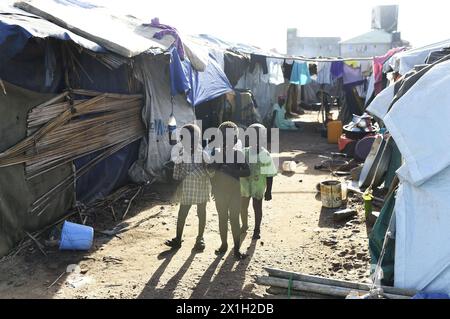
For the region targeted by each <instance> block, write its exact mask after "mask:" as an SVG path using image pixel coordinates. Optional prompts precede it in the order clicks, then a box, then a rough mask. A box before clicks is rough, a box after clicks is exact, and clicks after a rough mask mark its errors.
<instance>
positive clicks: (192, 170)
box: [165, 124, 211, 251]
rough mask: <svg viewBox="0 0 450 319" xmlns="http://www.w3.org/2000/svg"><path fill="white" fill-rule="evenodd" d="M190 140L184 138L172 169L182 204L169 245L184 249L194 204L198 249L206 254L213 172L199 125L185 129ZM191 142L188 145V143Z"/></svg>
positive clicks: (196, 247)
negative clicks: (196, 218)
mask: <svg viewBox="0 0 450 319" xmlns="http://www.w3.org/2000/svg"><path fill="white" fill-rule="evenodd" d="M183 128H184V129H185V130H184V132H186V133H187V134H185V135H188V136H190V138H185V136H183V140H182V143H181V144H182V148H181V152H180V154H179V157H178V159H177V160H175V166H174V170H173V178H174V179H175V180H176V181H179V182H180V184H179V186H178V189H177V199H178V201H179V202H180V209H179V211H178V219H177V233H176V237H175V238H174V239H172V240H168V241H166V243H165V244H166V245H167V246H169V247H171V248H173V249H178V248H180V247H181V243H182V236H183V230H184V225H185V223H186V218H187V215H188V213H189V210H190V209H191V206H192V205H197V216H198V236H197V240H196V243H195V249H196V250H199V251H203V250H204V249H205V242H204V240H203V233H204V231H205V225H206V203H207V202H208V201H209V198H210V193H211V182H210V177H211V175H210V173H209V171H208V169H207V167H206V163H205V162H204V156H205V155H204V152H203V150H202V146H201V130H200V128H199V127H198V126H197V125H194V124H187V125H185V126H184V127H183ZM182 131H183V130H182ZM187 141H190V144H189V143H186V142H187Z"/></svg>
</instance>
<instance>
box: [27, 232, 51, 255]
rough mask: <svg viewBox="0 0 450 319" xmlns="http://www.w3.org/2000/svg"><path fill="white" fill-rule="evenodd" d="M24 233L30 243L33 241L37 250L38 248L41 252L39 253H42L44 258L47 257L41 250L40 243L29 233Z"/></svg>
mask: <svg viewBox="0 0 450 319" xmlns="http://www.w3.org/2000/svg"><path fill="white" fill-rule="evenodd" d="M25 233H26V234H27V236H28V237H30V239H31V240H32V241H34V243H35V244H36V246H37V248H39V250H40V251H41V253H42V254H43V255H44V256H45V257H47V254H46V253H45V251H44V249H43V248H42V245H41V243H40V242H39V241H38V240H37V239H36V238H35V237H34V236H33V235H31V234H30V233H29V232H27V231H26V232H25Z"/></svg>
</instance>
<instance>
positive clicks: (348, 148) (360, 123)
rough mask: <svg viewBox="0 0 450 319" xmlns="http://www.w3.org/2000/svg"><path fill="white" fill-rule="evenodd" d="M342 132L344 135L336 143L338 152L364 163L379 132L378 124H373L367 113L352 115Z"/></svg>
mask: <svg viewBox="0 0 450 319" xmlns="http://www.w3.org/2000/svg"><path fill="white" fill-rule="evenodd" d="M343 130H344V134H342V136H341V137H340V138H339V142H338V146H339V152H341V153H345V154H347V155H348V156H350V157H353V158H355V159H356V160H357V161H360V162H364V160H365V159H366V158H367V156H368V155H369V152H370V149H371V147H372V144H373V142H374V140H375V135H376V134H377V132H378V131H379V126H378V124H376V123H375V124H373V123H372V117H371V116H370V115H368V114H367V113H364V114H363V115H355V114H353V118H352V121H351V122H350V123H348V124H347V125H345V126H344V128H343Z"/></svg>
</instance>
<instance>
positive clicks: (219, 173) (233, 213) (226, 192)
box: [212, 122, 250, 259]
mask: <svg viewBox="0 0 450 319" xmlns="http://www.w3.org/2000/svg"><path fill="white" fill-rule="evenodd" d="M219 130H220V132H221V133H222V136H223V148H222V149H221V150H220V151H218V152H216V153H215V154H214V156H215V157H216V158H221V159H222V161H221V162H222V163H217V162H216V163H215V164H214V165H213V166H214V168H215V175H214V178H213V179H212V190H213V194H214V197H215V201H216V209H217V213H218V215H219V231H220V238H221V240H222V245H221V246H220V248H219V249H217V250H216V253H217V254H218V255H221V254H225V252H226V251H227V250H228V243H227V235H228V220H229V221H230V224H231V232H232V234H233V242H234V256H235V257H236V258H237V259H244V258H245V257H246V255H245V254H242V253H241V252H240V250H239V249H240V244H241V242H240V241H241V236H240V223H239V216H240V201H241V189H240V180H239V179H240V178H241V177H245V176H249V175H250V169H249V166H248V164H247V163H246V162H245V156H244V154H243V153H242V152H241V151H239V150H236V149H233V146H234V145H235V144H236V142H237V135H238V127H237V125H236V124H234V123H233V122H224V123H222V124H221V125H220V127H219ZM230 131H232V132H233V133H234V134H230V133H231V132H230ZM231 136H233V137H231ZM230 138H233V141H232V142H231V141H230V140H229V139H230ZM226 154H232V158H231V159H229V158H226V157H227V156H226ZM227 159H228V162H227ZM239 159H241V160H242V161H241V162H240V161H239Z"/></svg>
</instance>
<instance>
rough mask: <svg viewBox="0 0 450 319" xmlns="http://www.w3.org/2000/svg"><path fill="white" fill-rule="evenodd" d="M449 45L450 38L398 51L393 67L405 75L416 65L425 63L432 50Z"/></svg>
mask: <svg viewBox="0 0 450 319" xmlns="http://www.w3.org/2000/svg"><path fill="white" fill-rule="evenodd" d="M447 47H450V39H448V40H444V41H441V42H438V43H433V44H430V45H427V46H424V47H421V48H415V49H411V50H408V51H404V52H400V53H397V54H396V55H394V56H393V58H392V61H391V62H390V63H391V67H392V68H393V69H394V70H395V71H398V72H399V73H400V74H402V75H405V74H406V73H408V72H409V71H411V70H412V69H413V68H414V67H415V66H416V65H419V64H424V63H425V60H426V59H427V57H428V55H429V54H430V53H431V52H434V51H439V50H441V49H444V48H447Z"/></svg>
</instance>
